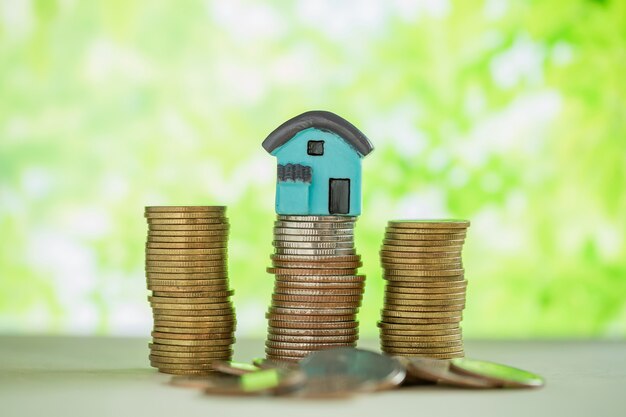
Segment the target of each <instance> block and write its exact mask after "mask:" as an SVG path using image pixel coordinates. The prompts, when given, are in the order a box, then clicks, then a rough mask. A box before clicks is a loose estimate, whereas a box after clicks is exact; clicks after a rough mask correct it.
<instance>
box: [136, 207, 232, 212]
mask: <svg viewBox="0 0 626 417" xmlns="http://www.w3.org/2000/svg"><path fill="white" fill-rule="evenodd" d="M144 210H145V212H146V213H164V212H165V213H169V212H174V213H179V212H188V211H201V212H210V213H213V212H220V213H223V212H225V211H226V206H146V207H145V208H144Z"/></svg>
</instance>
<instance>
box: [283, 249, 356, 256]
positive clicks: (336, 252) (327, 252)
mask: <svg viewBox="0 0 626 417" xmlns="http://www.w3.org/2000/svg"><path fill="white" fill-rule="evenodd" d="M275 253H276V254H277V255H312V256H329V255H356V249H345V248H340V249H291V248H276V250H275Z"/></svg>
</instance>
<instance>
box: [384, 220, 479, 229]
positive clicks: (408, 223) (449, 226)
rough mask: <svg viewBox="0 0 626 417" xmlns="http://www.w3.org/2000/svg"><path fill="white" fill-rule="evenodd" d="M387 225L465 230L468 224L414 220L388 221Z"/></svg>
mask: <svg viewBox="0 0 626 417" xmlns="http://www.w3.org/2000/svg"><path fill="white" fill-rule="evenodd" d="M387 225H388V226H389V227H394V228H400V229H467V228H468V227H469V225H470V222H469V221H468V220H459V219H416V220H389V221H388V222H387Z"/></svg>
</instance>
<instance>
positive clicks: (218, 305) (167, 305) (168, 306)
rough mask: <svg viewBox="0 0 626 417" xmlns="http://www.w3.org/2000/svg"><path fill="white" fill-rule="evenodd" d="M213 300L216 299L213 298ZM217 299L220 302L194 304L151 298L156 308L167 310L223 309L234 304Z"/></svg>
mask: <svg viewBox="0 0 626 417" xmlns="http://www.w3.org/2000/svg"><path fill="white" fill-rule="evenodd" d="M168 300H169V299H168ZM194 301H195V300H194ZM211 301H215V300H211ZM217 301H218V302H212V303H206V302H205V303H198V304H192V303H184V304H183V303H179V304H176V303H175V302H173V301H170V302H164V301H160V300H158V301H155V300H154V298H153V299H152V300H150V305H152V306H153V307H155V308H159V309H165V310H221V309H225V308H230V307H232V305H233V303H232V302H230V301H222V300H217Z"/></svg>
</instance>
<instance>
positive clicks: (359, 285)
mask: <svg viewBox="0 0 626 417" xmlns="http://www.w3.org/2000/svg"><path fill="white" fill-rule="evenodd" d="M363 286H364V285H363V281H357V282H302V281H295V282H290V281H275V282H274V289H275V290H276V291H278V290H279V289H280V290H281V292H282V290H284V289H310V290H320V291H330V290H332V289H346V290H352V291H354V290H357V291H360V292H363Z"/></svg>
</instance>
